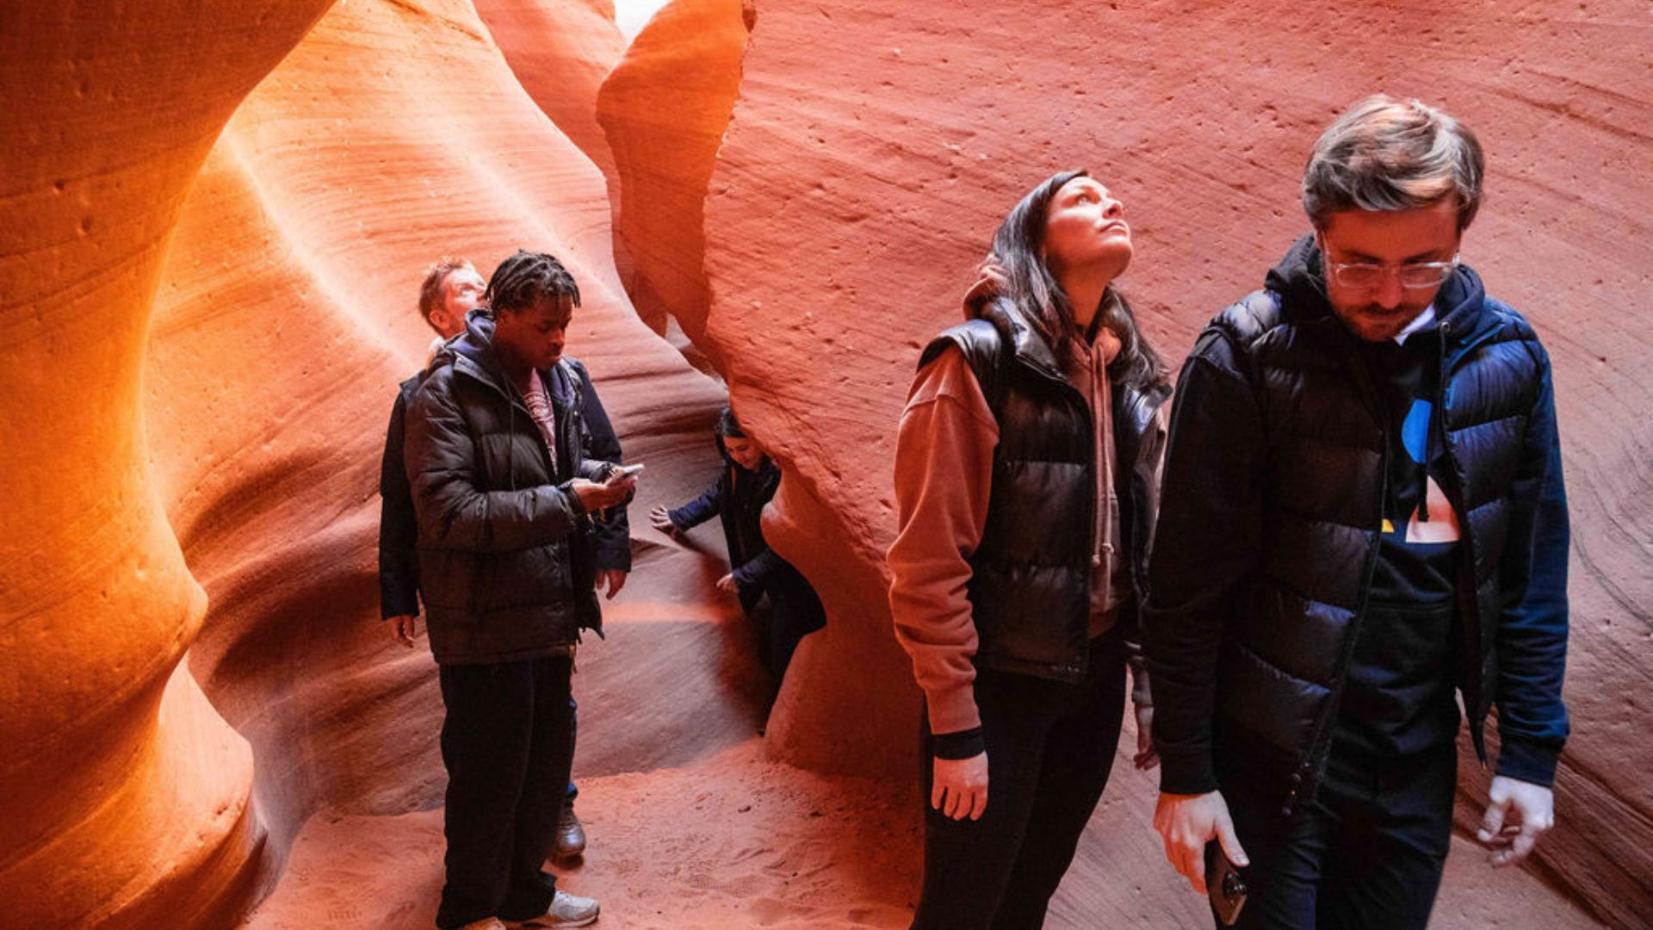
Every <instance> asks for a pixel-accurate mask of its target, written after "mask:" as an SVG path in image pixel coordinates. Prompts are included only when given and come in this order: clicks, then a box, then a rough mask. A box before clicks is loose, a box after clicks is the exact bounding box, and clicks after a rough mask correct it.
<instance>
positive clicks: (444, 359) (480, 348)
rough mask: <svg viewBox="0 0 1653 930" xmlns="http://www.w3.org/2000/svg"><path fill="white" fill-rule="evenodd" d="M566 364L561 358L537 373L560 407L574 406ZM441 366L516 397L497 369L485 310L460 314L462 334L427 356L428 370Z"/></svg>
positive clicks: (501, 369) (491, 329) (490, 319)
mask: <svg viewBox="0 0 1653 930" xmlns="http://www.w3.org/2000/svg"><path fill="white" fill-rule="evenodd" d="M569 360H570V358H569V357H567V355H564V357H562V358H560V360H559V362H557V365H554V367H552V370H549V372H541V377H542V380H544V382H545V387H547V388H550V395H552V400H554V401H557V403H559V405H560V406H569V405H572V403H575V393H574V380H575V377H574V375H572V373H570V372H569V370H567V367H565V363H564V362H569ZM443 365H456V367H458V368H460V370H463V372H466V373H468V375H471V377H476V378H483V380H486V382H491V383H493V385H494V387H498V388H499V390H503V391H506V395H507V396H516V391H514V390H511V388H509V380H507V378H506V373H504V367H501V365H499V355H498V353H496V352H494V317H493V314H489V312H488V311H486V309H474V311H471V312H468V314H464V332H461V334H460V335H455V337H453V339H450V340H448V342H445V344H443V345H441V347H440V349H438V350H436V353H435V355H431V360H430V370H436V368H440V367H443Z"/></svg>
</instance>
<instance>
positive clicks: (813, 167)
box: [705, 0, 1653, 923]
mask: <svg viewBox="0 0 1653 930" xmlns="http://www.w3.org/2000/svg"><path fill="white" fill-rule="evenodd" d="M1609 7H1611V8H1607V7H1603V8H1596V7H1592V8H1591V9H1590V10H1588V11H1580V12H1579V13H1578V15H1577V16H1573V15H1571V14H1569V16H1568V17H1567V18H1566V20H1565V21H1564V22H1563V21H1562V20H1560V19H1555V20H1550V19H1547V18H1546V17H1547V14H1542V13H1538V12H1534V11H1530V10H1513V9H1512V10H1507V11H1506V10H1501V9H1500V10H1492V11H1485V12H1481V13H1477V14H1468V13H1462V12H1459V11H1444V10H1443V11H1433V12H1430V13H1427V14H1423V15H1420V14H1419V13H1418V11H1416V10H1409V11H1399V10H1394V9H1390V8H1384V7H1378V6H1367V7H1362V8H1359V9H1351V8H1350V7H1348V6H1347V5H1344V6H1339V7H1336V8H1328V9H1327V10H1326V11H1323V12H1321V13H1317V14H1314V15H1302V10H1301V9H1300V8H1295V7H1293V8H1288V7H1286V6H1284V5H1280V4H1273V3H1265V2H1244V3H1239V4H1230V5H1226V6H1224V7H1223V8H1222V9H1220V10H1218V9H1215V8H1212V7H1209V6H1200V7H1198V8H1197V9H1196V5H1193V4H1186V5H1181V6H1176V5H1174V6H1171V7H1152V8H1134V9H1120V10H1115V9H1113V8H1111V7H1110V6H1109V5H1107V4H1092V3H1057V4H1050V3H1043V2H1041V3H1033V2H1015V3H1008V4H1007V3H999V2H985V0H981V2H969V3H964V4H961V5H956V6H953V7H949V9H948V14H947V17H946V18H945V20H940V19H937V18H936V17H935V15H934V11H933V10H932V9H930V8H929V7H926V6H924V5H922V4H911V3H904V2H900V0H870V2H845V3H833V4H826V5H823V4H820V3H816V2H796V0H775V2H768V3H762V4H760V5H759V6H758V18H757V25H756V28H755V29H754V31H753V34H752V38H751V41H750V43H749V44H748V46H747V50H746V55H745V59H744V62H743V69H744V78H743V81H742V84H741V90H740V99H739V102H738V103H737V105H736V107H735V111H734V115H733V118H732V121H731V122H730V125H729V130H728V134H727V136H726V137H725V139H724V143H723V146H722V148H721V149H720V150H719V153H718V159H717V169H716V171H715V172H714V174H713V177H712V181H711V187H710V193H709V196H708V199H707V203H706V231H705V234H706V246H705V270H706V274H707V277H708V279H709V281H710V292H711V294H712V304H711V310H710V314H709V317H708V322H707V334H708V338H709V341H710V343H711V346H712V349H713V350H715V351H716V352H718V353H720V354H721V356H722V357H723V358H724V359H726V360H727V368H726V372H725V373H726V375H727V376H728V378H729V380H730V383H731V385H732V389H733V393H734V398H735V403H736V405H737V407H739V409H740V410H741V412H742V415H743V417H744V418H746V419H747V420H748V422H749V423H750V425H751V426H752V428H753V429H754V430H755V431H756V432H757V433H758V434H759V435H760V436H763V437H765V438H767V439H768V440H769V441H770V442H771V443H772V444H773V445H774V446H775V447H776V451H777V453H778V455H779V457H780V458H781V460H782V461H783V462H784V463H785V465H786V467H787V479H786V482H785V484H784V486H783V494H784V500H783V501H782V505H781V506H780V507H779V508H777V512H776V513H774V514H773V518H774V525H773V527H772V530H773V537H774V538H775V539H776V540H777V541H778V543H779V545H778V548H780V549H781V551H782V552H784V553H785V554H786V555H787V556H788V557H789V558H794V559H796V560H797V561H798V563H799V564H800V565H801V566H802V567H803V568H804V570H805V571H806V572H807V573H808V574H809V575H810V577H811V578H812V579H814V580H815V581H816V582H817V584H818V585H819V586H820V587H821V589H822V591H823V592H824V593H825V594H826V595H827V602H828V605H829V610H830V613H831V626H830V628H829V631H828V635H826V636H824V637H822V638H820V639H819V640H818V641H817V642H814V643H811V644H808V645H806V647H805V649H804V650H803V651H802V652H801V653H800V654H799V657H798V661H797V664H796V665H795V675H794V677H795V679H796V680H794V681H792V682H789V685H788V687H787V690H786V693H785V694H783V695H782V704H783V707H784V708H785V709H786V710H787V712H788V714H787V715H786V717H785V718H784V720H783V721H782V722H779V723H776V724H775V725H773V726H772V728H771V740H772V742H774V743H775V744H776V745H778V746H780V747H781V748H782V749H783V751H785V752H787V753H789V754H790V755H792V756H793V757H795V758H799V759H802V760H806V761H808V762H810V763H811V764H821V765H845V766H854V765H880V764H882V762H883V761H884V759H885V756H883V755H882V752H883V751H884V750H885V749H887V747H888V746H890V745H895V744H910V743H911V741H912V730H913V728H914V723H913V721H914V720H916V716H917V709H916V706H915V705H916V697H915V696H914V694H913V693H912V691H911V689H910V688H907V687H901V686H898V685H896V684H892V683H891V681H890V679H889V678H887V677H886V675H888V674H892V673H893V671H899V666H900V664H901V660H900V657H899V656H895V655H894V651H895V647H894V646H893V644H892V642H891V637H890V634H889V617H888V613H887V610H886V608H885V606H884V603H883V600H882V598H881V597H880V592H879V587H880V584H881V582H882V580H883V578H884V576H883V573H882V570H881V568H880V567H879V555H880V553H882V551H883V550H884V549H885V548H886V546H887V545H888V543H889V541H890V539H891V538H892V536H893V533H894V513H893V507H892V503H891V489H890V462H891V456H892V451H893V445H892V444H893V440H894V435H895V426H896V421H897V417H898V415H899V412H900V409H901V405H902V401H903V397H904V392H905V389H906V386H907V385H908V383H909V381H910V379H911V374H912V369H913V365H914V362H915V360H916V358H917V355H918V350H919V347H920V346H921V345H922V344H923V343H924V342H925V341H927V340H928V339H929V338H930V337H931V336H932V335H934V334H935V333H936V332H938V331H939V330H941V329H942V328H943V327H945V326H947V325H949V324H951V323H953V322H955V321H956V320H957V319H958V318H959V310H958V296H959V295H960V293H961V292H962V291H963V289H964V288H965V286H966V285H967V284H968V283H969V281H970V278H971V276H972V268H973V266H974V265H975V263H976V262H978V261H979V260H980V259H981V258H982V257H983V254H984V251H985V249H986V245H987V241H988V239H989V237H990V236H991V234H992V232H993V230H994V228H995V227H996V226H997V224H998V222H999V221H1000V220H1001V219H1002V217H1003V216H1004V214H1005V213H1006V212H1007V211H1008V210H1009V208H1010V207H1011V206H1012V205H1013V204H1014V203H1015V202H1016V200H1017V199H1018V198H1019V197H1020V196H1021V195H1022V194H1023V193H1025V192H1026V191H1027V190H1028V189H1030V188H1031V187H1032V186H1033V185H1034V184H1036V183H1037V182H1038V181H1040V180H1042V179H1043V178H1044V177H1046V176H1048V175H1049V174H1050V173H1052V172H1053V171H1055V170H1058V169H1062V168H1067V167H1084V168H1088V169H1090V170H1091V171H1092V172H1093V173H1094V174H1095V175H1097V176H1098V177H1099V178H1101V179H1102V180H1103V181H1104V182H1105V183H1107V184H1108V185H1109V186H1110V187H1112V188H1113V189H1114V190H1115V191H1116V192H1117V193H1118V194H1119V196H1120V197H1121V198H1122V199H1123V200H1124V202H1125V204H1126V215H1127V217H1128V218H1129V219H1130V220H1131V222H1132V225H1133V228H1134V230H1135V238H1136V244H1137V255H1136V260H1135V262H1134V264H1133V266H1132V267H1131V269H1130V270H1129V272H1128V273H1127V275H1126V276H1125V278H1124V279H1123V284H1124V286H1125V288H1126V290H1127V292H1128V293H1129V295H1130V297H1131V298H1132V300H1133V302H1134V304H1135V306H1136V308H1137V314H1138V317H1139V319H1140V320H1141V321H1142V323H1143V325H1144V328H1145V329H1146V331H1147V332H1148V334H1149V335H1150V337H1151V338H1152V340H1153V341H1154V343H1155V344H1156V345H1157V346H1158V347H1159V348H1160V350H1161V352H1162V353H1163V354H1164V355H1165V356H1166V357H1167V359H1168V361H1169V362H1170V363H1171V364H1172V365H1173V366H1175V365H1176V364H1177V363H1178V362H1180V360H1181V358H1182V356H1183V354H1184V353H1185V352H1186V351H1187V349H1188V347H1189V346H1190V345H1191V344H1192V342H1193V337H1194V335H1195V333H1196V331H1197V330H1198V328H1199V327H1200V326H1202V325H1203V324H1204V322H1205V321H1206V320H1208V319H1209V318H1210V317H1211V315H1212V314H1213V313H1215V312H1216V311H1217V310H1219V309H1220V308H1221V307H1223V306H1224V305H1226V304H1227V303H1228V302H1230V301H1232V300H1233V299H1235V298H1237V297H1239V296H1240V295H1242V294H1244V293H1246V292H1247V291H1249V290H1252V289H1255V288H1257V287H1259V286H1260V285H1261V283H1262V276H1263V272H1264V271H1265V269H1266V268H1267V267H1268V266H1269V265H1270V264H1271V263H1272V262H1273V261H1274V260H1275V259H1277V258H1278V256H1279V255H1280V254H1281V253H1282V252H1283V251H1284V249H1285V247H1286V245H1287V244H1288V243H1289V242H1290V241H1291V239H1292V238H1294V237H1295V236H1297V235H1298V234H1300V233H1301V232H1303V231H1304V230H1305V229H1306V226H1307V224H1306V222H1305V220H1304V219H1303V216H1302V211H1301V209H1300V208H1299V207H1298V205H1297V204H1298V199H1297V198H1298V191H1297V185H1298V178H1299V171H1300V168H1301V165H1302V164H1303V160H1304V158H1305V157H1306V154H1307V152H1308V149H1309V146H1310V145H1311V144H1312V142H1313V140H1314V138H1315V136H1316V135H1317V134H1318V132H1319V131H1320V129H1321V128H1323V127H1324V125H1325V124H1326V123H1327V122H1328V121H1329V120H1330V119H1331V117H1332V116H1333V115H1334V114H1335V113H1337V112H1338V111H1340V110H1341V109H1342V108H1343V107H1344V106H1346V105H1347V104H1348V103H1350V102H1351V101H1353V100H1354V99H1356V98H1358V97H1360V96H1363V95H1365V94H1367V93H1371V92H1373V91H1376V90H1386V91H1388V92H1391V93H1395V94H1401V95H1412V96H1418V97H1421V98H1424V99H1426V100H1432V101H1437V102H1440V103H1442V104H1444V105H1446V106H1447V107H1448V108H1449V109H1451V110H1452V111H1454V112H1456V113H1457V114H1458V115H1460V116H1462V117H1463V118H1465V120H1466V121H1468V122H1469V123H1470V124H1471V125H1472V126H1473V127H1474V128H1475V129H1476V130H1477V132H1478V133H1479V134H1480V137H1481V140H1482V142H1483V143H1484V145H1485V146H1486V149H1487V151H1488V155H1489V159H1490V173H1489V183H1488V191H1489V199H1488V202H1487V204H1486V206H1485V208H1484V210H1483V211H1482V214H1481V216H1480V218H1479V219H1478V220H1477V222H1476V224H1475V227H1474V228H1473V229H1471V230H1470V231H1469V234H1468V237H1467V239H1466V242H1465V247H1464V258H1465V259H1466V260H1467V261H1469V262H1470V263H1472V264H1473V265H1475V266H1476V267H1477V269H1478V270H1480V271H1481V272H1482V274H1483V276H1484V277H1485V278H1486V280H1487V281H1488V282H1489V287H1490V288H1491V290H1492V292H1493V293H1494V294H1495V295H1497V296H1500V297H1502V298H1503V299H1505V300H1507V301H1509V302H1510V303H1512V304H1513V305H1514V306H1516V307H1518V308H1520V309H1522V310H1524V311H1525V312H1526V313H1527V314H1528V316H1529V317H1530V318H1531V319H1532V320H1533V322H1534V323H1535V325H1536V326H1537V327H1538V329H1539V331H1540V333H1541V334H1542V335H1543V336H1544V338H1545V339H1546V342H1547V344H1548V346H1549V349H1550V352H1551V354H1552V356H1553V358H1554V361H1555V365H1556V370H1557V382H1558V387H1557V391H1558V396H1559V404H1560V412H1561V418H1562V436H1563V441H1564V442H1565V444H1566V458H1567V468H1568V470H1569V471H1568V477H1569V483H1570V485H1571V486H1572V488H1573V493H1572V514H1573V521H1574V529H1575V540H1576V544H1575V547H1574V562H1573V569H1574V570H1573V583H1572V594H1573V604H1574V633H1573V639H1572V650H1571V656H1570V667H1569V675H1568V682H1569V688H1568V698H1569V702H1570V704H1571V707H1572V710H1573V713H1574V715H1575V724H1574V730H1575V737H1574V739H1573V742H1572V743H1571V745H1570V746H1569V749H1568V757H1567V759H1568V760H1570V761H1564V764H1563V772H1562V776H1561V781H1560V784H1559V787H1558V798H1559V801H1558V804H1559V807H1558V809H1559V811H1560V816H1561V822H1562V824H1563V827H1562V829H1560V830H1559V831H1557V833H1556V835H1554V836H1552V837H1550V838H1549V840H1547V841H1546V845H1545V847H1544V848H1543V852H1542V855H1541V862H1542V865H1541V868H1543V869H1544V870H1546V871H1547V872H1549V873H1550V874H1552V875H1554V876H1556V877H1558V878H1560V879H1561V880H1562V881H1563V882H1564V883H1565V885H1566V886H1567V887H1570V888H1573V889H1576V890H1578V891H1579V892H1580V893H1581V894H1582V895H1584V897H1585V898H1587V899H1588V900H1589V901H1590V902H1591V904H1592V906H1593V907H1595V908H1597V909H1598V911H1599V912H1600V913H1602V914H1605V915H1614V916H1616V917H1617V918H1618V919H1619V920H1620V921H1621V922H1627V923H1636V922H1637V921H1636V920H1635V919H1634V917H1633V915H1635V914H1638V913H1639V914H1646V913H1648V912H1649V910H1653V891H1650V890H1649V888H1648V886H1647V883H1646V882H1645V880H1640V879H1637V878H1635V876H1638V875H1642V876H1645V875H1647V874H1650V873H1653V857H1650V855H1649V853H1648V850H1649V849H1653V833H1650V832H1649V830H1648V829H1647V828H1646V827H1645V826H1642V827H1631V826H1627V825H1630V824H1643V825H1645V824H1646V823H1647V818H1646V816H1645V812H1646V811H1647V809H1648V805H1649V799H1648V789H1647V788H1646V786H1645V784H1644V781H1645V779H1643V778H1642V777H1641V775H1640V773H1641V772H1644V771H1646V770H1647V768H1648V767H1649V766H1650V765H1653V741H1650V740H1647V739H1645V738H1641V737H1640V736H1637V735H1635V734H1636V733H1637V727H1636V726H1635V725H1634V723H1633V721H1637V720H1640V719H1644V718H1645V716H1646V711H1645V708H1642V707H1640V706H1639V704H1638V703H1637V700H1638V699H1635V698H1628V699H1627V698H1626V697H1625V696H1626V695H1635V694H1639V693H1640V692H1641V691H1643V690H1645V689H1644V688H1642V687H1641V683H1642V682H1643V681H1644V679H1645V677H1646V675H1647V673H1648V669H1649V667H1650V663H1649V659H1648V657H1647V650H1646V648H1645V646H1646V633H1647V616H1648V614H1649V610H1650V605H1653V573H1650V572H1648V571H1647V563H1648V550H1647V545H1646V538H1647V535H1648V532H1649V530H1650V528H1653V505H1650V504H1649V501H1653V493H1649V492H1650V491H1653V484H1650V481H1653V478H1650V475H1653V471H1650V470H1649V469H1648V468H1647V467H1646V458H1647V455H1648V450H1649V449H1650V448H1653V426H1650V425H1649V424H1650V422H1653V421H1649V420H1648V418H1647V417H1646V416H1645V411H1644V408H1645V406H1646V403H1647V398H1648V396H1649V386H1650V385H1653V375H1650V374H1649V371H1648V366H1647V365H1646V364H1645V361H1646V357H1647V345H1648V335H1647V322H1646V314H1645V313H1644V312H1643V310H1642V307H1643V305H1644V304H1645V303H1646V301H1647V287H1646V281H1647V278H1648V275H1649V274H1650V273H1653V262H1650V260H1649V253H1648V251H1647V249H1646V248H1645V243H1646V241H1647V238H1648V232H1649V229H1648V220H1647V216H1648V215H1649V210H1648V207H1649V206H1650V201H1653V191H1650V189H1649V187H1648V185H1647V184H1646V183H1644V181H1643V179H1642V177H1641V174H1642V169H1641V167H1640V166H1641V165H1643V164H1645V162H1646V160H1647V153H1648V141H1647V135H1646V132H1645V127H1646V124H1647V120H1646V114H1647V112H1648V109H1649V103H1650V99H1649V98H1650V94H1649V91H1648V86H1647V82H1646V81H1645V80H1644V79H1643V78H1645V74H1644V73H1643V71H1644V69H1643V67H1642V64H1641V63H1639V62H1638V60H1637V59H1636V58H1635V56H1634V55H1630V54H1627V53H1626V52H1624V51H1622V50H1628V49H1633V48H1645V47H1647V45H1648V43H1649V41H1650V40H1653V30H1650V28H1649V26H1648V25H1647V23H1646V22H1645V19H1637V18H1636V17H1635V16H1634V15H1633V14H1634V12H1635V7H1634V6H1633V5H1631V4H1626V3H1618V4H1610V5H1609ZM1630 23H1635V24H1636V25H1629V24H1630ZM1468 49H1474V54H1472V55H1471V54H1462V53H1463V52H1464V51H1465V50H1468ZM1614 50H1619V51H1614ZM1632 88H1633V89H1632ZM1626 95H1628V96H1626ZM879 721H888V723H887V724H880V723H879ZM1465 768H1466V771H1472V772H1473V777H1466V779H1465V783H1466V791H1471V792H1478V791H1479V790H1481V787H1480V786H1481V785H1483V784H1484V778H1483V777H1481V776H1480V775H1479V770H1478V768H1474V769H1472V768H1471V765H1470V763H1467V762H1466V766H1465ZM1471 786H1473V787H1471Z"/></svg>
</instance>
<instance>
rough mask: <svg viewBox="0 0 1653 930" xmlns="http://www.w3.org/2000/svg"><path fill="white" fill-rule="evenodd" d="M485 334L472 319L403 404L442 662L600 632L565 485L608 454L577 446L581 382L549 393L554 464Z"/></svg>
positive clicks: (590, 566)
mask: <svg viewBox="0 0 1653 930" xmlns="http://www.w3.org/2000/svg"><path fill="white" fill-rule="evenodd" d="M490 336H491V330H489V329H488V328H486V327H480V326H479V325H478V324H477V322H476V321H475V320H474V319H473V320H472V321H471V326H470V328H469V330H468V331H467V332H466V333H465V334H464V335H463V336H461V337H460V338H458V339H456V340H454V341H453V342H451V343H449V344H448V345H446V346H444V347H443V348H442V349H441V350H440V351H439V352H438V353H437V354H436V357H435V358H434V359H432V361H431V365H430V369H429V372H428V373H427V375H426V377H425V380H424V383H423V384H421V385H420V386H419V390H418V392H417V393H416V394H415V395H414V400H413V404H412V406H411V407H410V408H409V410H408V413H407V441H406V446H405V449H404V452H405V457H406V462H407V472H408V482H409V484H410V485H411V486H412V489H413V503H414V509H415V511H416V513H417V515H418V523H419V572H420V578H419V583H420V589H421V593H422V594H423V596H424V598H425V610H426V614H427V620H428V623H429V629H430V642H431V651H432V652H433V653H434V654H435V656H436V661H438V662H440V663H444V664H473V663H484V662H503V661H515V660H520V659H531V658H536V657H540V656H544V655H549V654H552V653H555V652H558V651H560V650H563V649H566V648H567V647H568V646H569V645H571V644H573V643H574V642H575V641H576V640H577V639H578V637H579V630H580V628H581V627H589V628H593V629H597V630H598V631H599V632H600V630H601V620H600V616H599V614H598V611H597V602H596V595H595V593H594V591H593V590H592V587H593V585H592V581H593V578H594V573H595V563H594V557H593V553H592V549H591V540H590V536H589V525H588V520H587V519H586V515H585V512H584V510H583V509H582V508H581V506H580V503H579V499H578V498H576V497H575V496H574V494H573V493H572V492H571V491H570V490H569V482H570V481H571V480H572V479H573V478H574V477H583V478H589V479H591V480H601V479H602V477H603V476H604V474H605V473H606V472H607V471H608V465H607V463H603V462H594V461H586V460H585V459H584V458H583V457H582V452H581V448H580V447H581V441H580V437H581V424H580V414H579V409H580V404H579V398H578V396H577V392H578V387H577V386H578V385H579V384H580V383H581V382H580V379H579V378H578V376H577V375H575V374H573V373H570V372H563V373H562V374H561V375H558V376H557V378H558V380H560V381H561V382H562V383H564V384H565V385H566V384H571V385H574V386H575V387H573V388H571V389H570V390H571V391H573V392H574V393H573V394H562V393H560V392H557V391H553V392H552V403H553V408H554V410H555V418H556V425H557V437H556V438H557V448H556V468H555V469H553V468H552V465H551V457H550V455H549V454H548V450H547V449H546V445H545V440H544V438H543V437H542V436H541V434H540V431H539V428H538V426H536V425H535V423H534V419H533V417H532V416H531V415H530V414H529V412H528V408H527V407H526V406H524V405H523V403H522V401H521V399H520V398H519V397H518V395H517V392H516V390H515V389H514V388H513V387H512V386H511V385H510V382H509V380H508V379H507V378H506V375H505V372H504V370H503V369H502V368H501V367H500V365H499V360H498V358H497V356H496V355H495V353H494V351H493V347H492V345H491V343H490ZM564 364H567V363H566V362H560V363H559V365H564ZM554 374H555V373H553V372H541V378H542V379H543V380H544V381H545V382H546V383H547V384H550V383H551V382H552V380H553V377H554Z"/></svg>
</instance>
